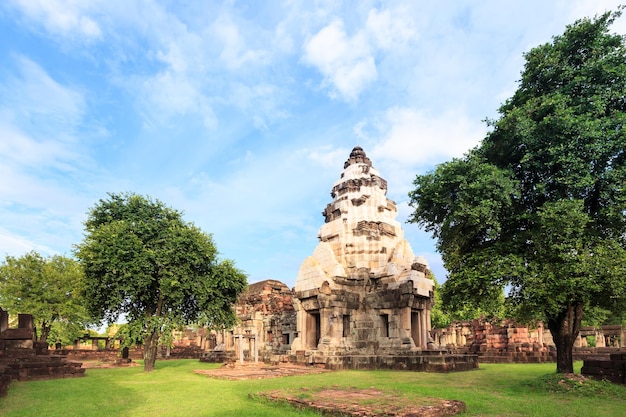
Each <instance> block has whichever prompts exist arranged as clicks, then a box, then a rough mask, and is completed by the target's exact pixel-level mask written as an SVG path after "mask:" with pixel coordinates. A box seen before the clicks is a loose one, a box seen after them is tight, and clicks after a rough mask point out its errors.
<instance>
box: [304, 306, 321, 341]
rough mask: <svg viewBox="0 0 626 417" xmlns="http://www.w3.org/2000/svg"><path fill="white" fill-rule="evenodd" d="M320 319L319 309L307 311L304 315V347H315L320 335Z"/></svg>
mask: <svg viewBox="0 0 626 417" xmlns="http://www.w3.org/2000/svg"><path fill="white" fill-rule="evenodd" d="M321 328H322V326H321V320H320V312H319V311H317V310H316V311H310V312H307V316H306V347H307V349H317V344H318V343H319V340H320V337H321Z"/></svg>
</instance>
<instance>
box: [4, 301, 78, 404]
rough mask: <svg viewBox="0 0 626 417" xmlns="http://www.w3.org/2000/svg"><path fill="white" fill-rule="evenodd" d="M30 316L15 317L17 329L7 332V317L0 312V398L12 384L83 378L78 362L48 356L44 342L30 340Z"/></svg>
mask: <svg viewBox="0 0 626 417" xmlns="http://www.w3.org/2000/svg"><path fill="white" fill-rule="evenodd" d="M33 333H34V332H33V316H32V315H30V314H19V315H18V326H17V328H9V315H8V313H7V312H6V311H4V310H2V309H1V308H0V396H3V395H6V393H7V389H8V386H9V384H10V382H11V381H12V380H18V381H31V380H40V379H53V378H71V377H78V376H83V375H84V374H85V369H84V368H82V367H81V365H82V364H81V363H80V362H70V361H68V360H67V359H66V357H65V356H63V355H51V354H50V352H49V351H48V344H47V343H46V342H36V341H34V337H33Z"/></svg>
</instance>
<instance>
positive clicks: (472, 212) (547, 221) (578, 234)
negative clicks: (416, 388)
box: [409, 10, 626, 372]
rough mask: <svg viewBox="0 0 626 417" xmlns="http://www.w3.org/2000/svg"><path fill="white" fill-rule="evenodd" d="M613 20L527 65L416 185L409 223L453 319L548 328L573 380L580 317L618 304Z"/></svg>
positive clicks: (621, 205) (558, 39)
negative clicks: (459, 311) (421, 236)
mask: <svg viewBox="0 0 626 417" xmlns="http://www.w3.org/2000/svg"><path fill="white" fill-rule="evenodd" d="M620 13H621V10H618V11H617V12H608V13H606V14H604V15H601V16H598V17H596V18H593V19H588V18H587V19H582V20H579V21H577V22H575V23H574V24H572V25H569V26H567V28H566V30H565V32H564V34H563V35H560V36H555V37H554V38H553V40H552V42H550V43H546V44H544V45H540V46H538V47H536V48H534V49H532V50H531V51H530V52H528V53H527V54H525V59H526V64H525V67H524V70H523V71H522V76H521V80H520V81H519V87H518V89H517V91H516V92H515V93H514V95H513V97H512V98H510V99H509V100H507V101H506V102H505V103H504V104H503V105H502V106H501V107H500V109H499V113H500V118H499V119H498V120H495V121H488V123H489V125H490V126H491V128H492V130H491V132H490V133H488V134H487V136H486V137H485V139H484V140H483V141H482V142H481V144H480V145H479V146H478V147H476V148H475V149H473V150H471V151H470V152H469V153H468V154H466V155H465V156H464V157H463V158H460V159H454V160H452V161H450V162H447V163H444V164H441V165H439V166H438V167H436V169H435V170H434V171H433V172H430V173H427V174H425V175H421V176H418V177H417V178H416V180H415V182H414V185H415V190H414V191H412V192H411V193H410V194H409V196H410V199H411V205H412V207H413V208H414V209H415V210H414V212H413V214H412V217H411V219H410V221H412V222H415V223H418V224H420V225H422V226H424V227H425V229H426V230H427V231H430V232H432V233H433V236H434V237H435V238H436V239H437V244H438V249H439V251H440V252H441V254H442V258H443V260H444V264H445V266H446V268H447V270H448V272H449V276H448V279H447V281H446V282H445V283H444V284H443V288H442V291H443V300H444V302H447V303H448V304H449V306H451V307H452V308H460V307H461V306H463V305H465V304H467V303H470V304H473V305H476V306H481V305H482V306H486V307H485V308H490V307H493V305H492V306H490V303H491V304H493V303H494V301H496V300H497V297H499V296H501V294H502V291H503V289H507V291H508V294H507V302H508V303H509V307H510V311H511V312H512V314H514V315H515V317H516V318H520V319H525V320H532V319H541V320H544V321H545V322H546V323H547V326H548V328H549V329H550V331H551V333H552V335H553V339H554V342H555V344H556V347H557V370H558V371H560V372H572V370H573V362H572V347H573V343H574V340H575V338H576V336H577V334H578V330H579V328H580V323H581V319H582V314H583V311H584V310H585V309H589V308H594V307H602V308H604V309H609V310H619V309H620V308H624V298H625V296H626V250H625V244H626V190H625V187H626V146H625V145H626V133H625V131H624V122H625V121H626V48H625V43H624V37H623V36H620V35H616V34H612V33H610V31H609V28H610V26H611V24H612V23H613V21H614V20H615V19H616V18H617V17H619V16H620Z"/></svg>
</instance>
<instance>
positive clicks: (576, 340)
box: [574, 333, 587, 348]
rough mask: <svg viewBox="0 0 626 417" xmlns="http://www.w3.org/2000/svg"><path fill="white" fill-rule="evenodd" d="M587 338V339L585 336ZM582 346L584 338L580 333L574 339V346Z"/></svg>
mask: <svg viewBox="0 0 626 417" xmlns="http://www.w3.org/2000/svg"><path fill="white" fill-rule="evenodd" d="M585 340H587V339H586V338H585ZM581 346H582V338H581V337H580V333H579V334H578V335H577V336H576V339H575V340H574V347H576V348H578V347H581Z"/></svg>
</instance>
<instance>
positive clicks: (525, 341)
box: [432, 320, 556, 363]
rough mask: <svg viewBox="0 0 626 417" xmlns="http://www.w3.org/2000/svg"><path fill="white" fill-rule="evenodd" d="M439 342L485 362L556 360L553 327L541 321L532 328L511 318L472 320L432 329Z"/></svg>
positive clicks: (452, 349) (540, 361)
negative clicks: (473, 355) (551, 328)
mask: <svg viewBox="0 0 626 417" xmlns="http://www.w3.org/2000/svg"><path fill="white" fill-rule="evenodd" d="M432 334H433V337H434V339H435V341H436V343H437V344H438V345H439V346H442V347H445V348H447V349H449V350H450V351H453V352H457V353H463V354H475V355H478V358H479V360H480V362H484V363H512V362H516V363H543V362H554V361H555V360H556V349H555V346H554V343H553V342H552V336H551V335H550V331H549V330H547V329H544V327H543V325H542V324H541V323H539V324H538V325H537V326H536V327H535V328H529V327H528V326H524V325H521V324H518V323H515V322H514V321H512V320H504V321H502V322H499V323H491V322H489V321H486V320H471V321H462V322H455V323H452V324H451V325H450V326H449V327H447V328H444V329H435V330H433V332H432Z"/></svg>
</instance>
